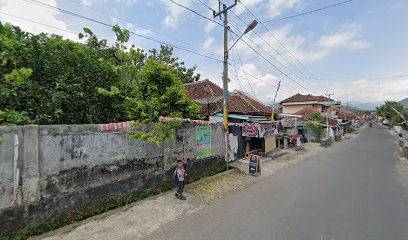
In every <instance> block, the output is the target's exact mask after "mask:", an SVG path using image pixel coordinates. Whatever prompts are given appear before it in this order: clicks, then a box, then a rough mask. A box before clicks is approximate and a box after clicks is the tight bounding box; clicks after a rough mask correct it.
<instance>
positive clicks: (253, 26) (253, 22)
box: [228, 20, 258, 51]
mask: <svg viewBox="0 0 408 240" xmlns="http://www.w3.org/2000/svg"><path fill="white" fill-rule="evenodd" d="M256 25H258V21H256V20H253V21H252V22H251V23H250V24H248V26H247V27H246V28H245V31H244V32H243V33H242V34H241V36H239V38H238V39H237V40H236V41H235V42H234V43H233V44H232V46H231V47H230V48H228V51H229V50H231V48H233V47H234V46H235V44H237V42H238V41H239V40H240V39H241V38H242V36H244V35H245V34H247V33H249V32H250V31H252V30H253V29H254V28H255V27H256Z"/></svg>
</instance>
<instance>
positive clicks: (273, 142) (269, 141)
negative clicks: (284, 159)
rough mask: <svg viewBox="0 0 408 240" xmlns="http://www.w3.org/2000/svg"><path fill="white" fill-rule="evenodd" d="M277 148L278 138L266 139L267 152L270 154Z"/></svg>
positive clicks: (270, 137)
mask: <svg viewBox="0 0 408 240" xmlns="http://www.w3.org/2000/svg"><path fill="white" fill-rule="evenodd" d="M275 148H276V136H269V137H265V152H266V153H268V152H270V151H272V150H274V149H275Z"/></svg>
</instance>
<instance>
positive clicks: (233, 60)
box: [230, 35, 255, 96]
mask: <svg viewBox="0 0 408 240" xmlns="http://www.w3.org/2000/svg"><path fill="white" fill-rule="evenodd" d="M233 40H234V39H233V37H232V35H230V44H231V43H233ZM231 56H232V62H233V63H234V65H235V57H234V52H231ZM234 75H235V78H236V79H237V82H238V84H239V87H240V88H241V91H244V89H243V88H242V85H241V81H240V79H239V77H238V74H237V69H235V71H234ZM252 94H253V95H254V96H255V93H254V92H253V91H252Z"/></svg>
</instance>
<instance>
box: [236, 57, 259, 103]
mask: <svg viewBox="0 0 408 240" xmlns="http://www.w3.org/2000/svg"><path fill="white" fill-rule="evenodd" d="M232 51H234V49H232ZM235 52H236V54H237V57H238V61H239V63H240V65H241V68H244V65H243V64H242V61H241V57H240V56H239V52H238V51H237V50H236V49H235ZM244 74H245V79H246V81H247V82H248V85H249V88H250V89H251V91H252V93H253V94H254V96H255V92H254V89H253V88H252V85H251V83H250V82H249V78H248V75H247V74H246V72H245V73H244Z"/></svg>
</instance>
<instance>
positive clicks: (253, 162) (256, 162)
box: [249, 155, 261, 176]
mask: <svg viewBox="0 0 408 240" xmlns="http://www.w3.org/2000/svg"><path fill="white" fill-rule="evenodd" d="M260 160H261V159H260V158H259V156H258V155H251V157H250V158H249V175H252V176H256V175H257V174H258V173H259V175H261V161H260Z"/></svg>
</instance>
